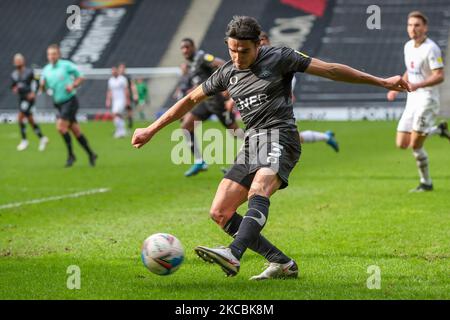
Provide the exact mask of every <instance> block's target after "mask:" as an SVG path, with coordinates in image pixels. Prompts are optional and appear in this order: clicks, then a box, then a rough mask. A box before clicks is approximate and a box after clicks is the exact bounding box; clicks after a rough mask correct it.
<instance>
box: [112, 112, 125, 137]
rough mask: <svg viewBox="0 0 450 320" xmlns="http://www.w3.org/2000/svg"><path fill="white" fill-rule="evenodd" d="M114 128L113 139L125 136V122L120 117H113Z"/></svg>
mask: <svg viewBox="0 0 450 320" xmlns="http://www.w3.org/2000/svg"><path fill="white" fill-rule="evenodd" d="M114 126H115V127H116V132H115V134H114V136H115V137H124V136H125V134H126V130H125V120H123V119H122V118H121V117H114Z"/></svg>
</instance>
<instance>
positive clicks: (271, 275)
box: [250, 260, 298, 280]
mask: <svg viewBox="0 0 450 320" xmlns="http://www.w3.org/2000/svg"><path fill="white" fill-rule="evenodd" d="M266 265H267V268H266V270H264V271H263V272H262V273H261V274H259V275H257V276H253V277H251V278H250V280H268V279H288V278H297V277H298V266H297V263H295V261H294V260H291V261H289V262H287V263H285V264H281V263H275V262H270V263H268V264H266Z"/></svg>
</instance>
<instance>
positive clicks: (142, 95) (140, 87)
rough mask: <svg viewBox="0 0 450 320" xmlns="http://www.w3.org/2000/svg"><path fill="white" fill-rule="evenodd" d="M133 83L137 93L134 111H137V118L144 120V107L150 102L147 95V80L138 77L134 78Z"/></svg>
mask: <svg viewBox="0 0 450 320" xmlns="http://www.w3.org/2000/svg"><path fill="white" fill-rule="evenodd" d="M135 85H136V91H137V95H138V102H137V108H136V111H137V112H139V119H141V120H145V109H146V108H147V107H148V104H149V103H150V99H149V96H148V83H147V81H144V79H142V78H139V79H136V82H135Z"/></svg>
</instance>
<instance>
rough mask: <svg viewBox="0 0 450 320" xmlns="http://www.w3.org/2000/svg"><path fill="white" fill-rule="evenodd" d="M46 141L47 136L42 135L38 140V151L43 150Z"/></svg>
mask: <svg viewBox="0 0 450 320" xmlns="http://www.w3.org/2000/svg"><path fill="white" fill-rule="evenodd" d="M47 143H48V138H47V137H45V136H44V137H42V138H41V139H40V140H39V151H44V150H45V147H46V146H47Z"/></svg>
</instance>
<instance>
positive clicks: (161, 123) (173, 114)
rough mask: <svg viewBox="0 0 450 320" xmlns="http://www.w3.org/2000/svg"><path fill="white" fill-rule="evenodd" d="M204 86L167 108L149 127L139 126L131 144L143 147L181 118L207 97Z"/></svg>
mask: <svg viewBox="0 0 450 320" xmlns="http://www.w3.org/2000/svg"><path fill="white" fill-rule="evenodd" d="M206 97H207V96H206V95H205V93H204V92H203V88H202V86H201V85H200V86H198V87H197V88H196V89H194V90H193V91H191V92H190V93H189V94H188V95H187V96H185V97H184V98H183V99H181V100H179V101H178V102H177V103H175V104H174V105H173V106H172V107H171V108H170V109H169V110H167V111H166V112H165V113H164V114H163V115H162V116H161V117H160V118H159V119H158V120H156V121H155V122H153V123H152V124H151V125H149V126H148V127H147V128H138V129H136V130H135V131H134V134H133V138H131V144H132V145H133V147H135V148H141V147H142V146H144V145H145V144H146V143H147V142H149V141H150V139H151V138H152V137H153V136H154V135H155V134H156V133H157V132H158V131H159V130H161V129H162V128H164V127H165V126H167V125H168V124H170V123H172V122H174V121H176V120H178V119H180V118H181V117H182V116H184V115H185V114H186V113H188V112H189V111H190V110H192V108H193V107H194V106H195V105H197V104H198V103H200V102H202V101H203V100H204V99H206Z"/></svg>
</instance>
